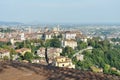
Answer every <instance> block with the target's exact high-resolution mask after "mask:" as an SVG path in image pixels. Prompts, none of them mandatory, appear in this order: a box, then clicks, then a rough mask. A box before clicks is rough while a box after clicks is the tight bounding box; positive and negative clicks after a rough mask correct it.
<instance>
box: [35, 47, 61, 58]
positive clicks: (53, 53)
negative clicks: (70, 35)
mask: <svg viewBox="0 0 120 80" xmlns="http://www.w3.org/2000/svg"><path fill="white" fill-rule="evenodd" d="M60 53H62V49H61V48H53V47H49V48H47V56H48V58H49V59H54V58H55V57H58V56H60ZM37 55H38V56H39V57H43V58H44V57H45V48H44V47H41V48H39V49H38V50H37Z"/></svg>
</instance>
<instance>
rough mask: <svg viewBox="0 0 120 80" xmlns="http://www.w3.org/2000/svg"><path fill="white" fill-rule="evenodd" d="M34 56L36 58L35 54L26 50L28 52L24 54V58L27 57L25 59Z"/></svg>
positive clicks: (30, 58)
mask: <svg viewBox="0 0 120 80" xmlns="http://www.w3.org/2000/svg"><path fill="white" fill-rule="evenodd" d="M33 58H34V56H33V54H32V53H30V52H26V53H25V54H24V59H25V60H28V61H31V60H32V59H33Z"/></svg>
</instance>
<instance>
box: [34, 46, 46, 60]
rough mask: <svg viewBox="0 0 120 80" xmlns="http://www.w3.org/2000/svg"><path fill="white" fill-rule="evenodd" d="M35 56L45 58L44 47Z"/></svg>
mask: <svg viewBox="0 0 120 80" xmlns="http://www.w3.org/2000/svg"><path fill="white" fill-rule="evenodd" d="M36 54H37V55H38V56H39V57H41V58H45V48H44V47H41V48H39V49H38V50H37V53H36Z"/></svg>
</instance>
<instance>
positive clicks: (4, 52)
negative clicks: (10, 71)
mask: <svg viewBox="0 0 120 80" xmlns="http://www.w3.org/2000/svg"><path fill="white" fill-rule="evenodd" d="M5 56H7V57H8V59H10V51H8V50H4V49H1V50H0V58H1V59H3V58H4V57H5Z"/></svg>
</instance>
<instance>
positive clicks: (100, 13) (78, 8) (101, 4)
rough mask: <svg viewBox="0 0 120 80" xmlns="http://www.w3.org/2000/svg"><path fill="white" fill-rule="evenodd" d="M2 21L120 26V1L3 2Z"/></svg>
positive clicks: (53, 0)
mask: <svg viewBox="0 0 120 80" xmlns="http://www.w3.org/2000/svg"><path fill="white" fill-rule="evenodd" d="M0 21H17V22H25V23H29V22H35V23H38V22H40V23H42V22H48V23H120V0H0Z"/></svg>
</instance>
